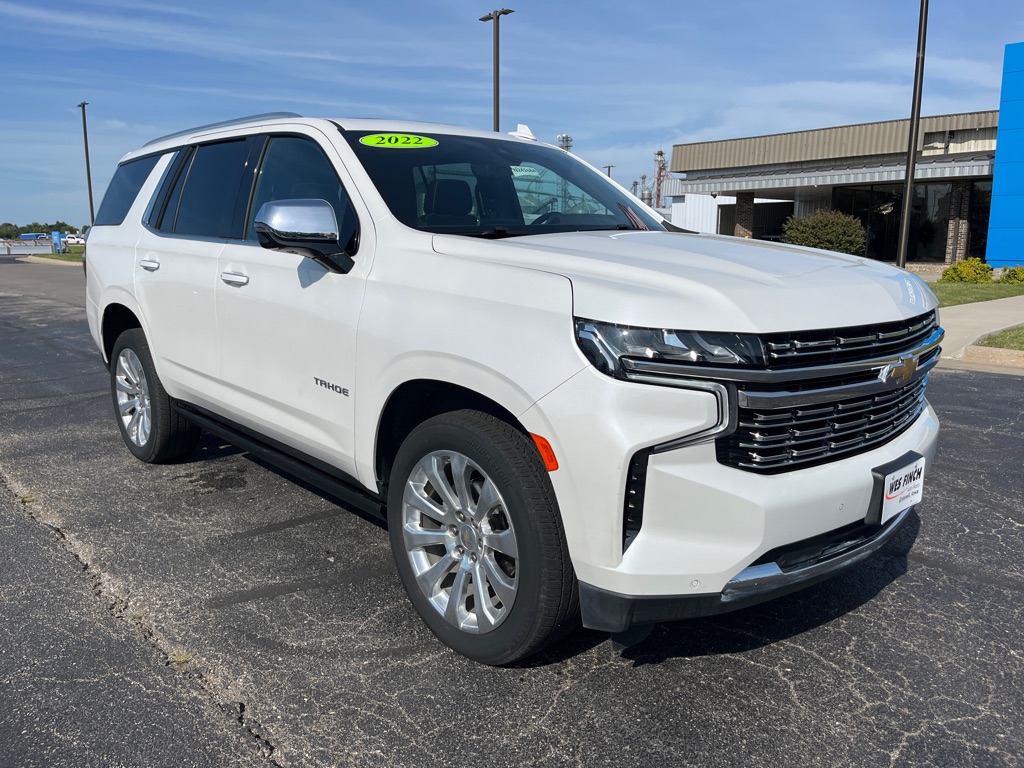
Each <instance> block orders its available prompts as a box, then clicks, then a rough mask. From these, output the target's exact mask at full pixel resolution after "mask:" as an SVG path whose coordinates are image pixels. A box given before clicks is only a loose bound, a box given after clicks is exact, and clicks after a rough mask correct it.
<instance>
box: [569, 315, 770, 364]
mask: <svg viewBox="0 0 1024 768" xmlns="http://www.w3.org/2000/svg"><path fill="white" fill-rule="evenodd" d="M576 342H577V343H578V344H579V345H580V349H581V350H583V354H584V355H586V357H587V359H588V360H590V362H592V363H593V364H594V366H595V367H596V368H597V369H598V370H599V371H601V372H602V373H605V374H607V375H609V376H616V377H619V378H623V377H624V376H625V371H624V370H623V368H622V359H623V358H635V359H637V360H652V361H653V360H659V361H664V362H674V363H681V364H685V365H706V366H716V365H719V366H728V367H741V368H754V367H756V368H763V367H764V365H765V362H764V361H765V356H764V347H763V346H762V344H761V339H760V338H759V337H758V336H756V335H754V334H750V333H719V332H714V331H682V330H677V329H670V328H636V327H633V326H629V325H613V324H612V323H602V322H598V321H596V320H583V319H581V318H577V319H576Z"/></svg>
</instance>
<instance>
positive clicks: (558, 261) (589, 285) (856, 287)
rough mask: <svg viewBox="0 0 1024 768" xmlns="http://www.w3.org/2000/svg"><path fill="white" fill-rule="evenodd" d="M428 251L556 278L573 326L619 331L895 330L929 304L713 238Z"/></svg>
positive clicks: (910, 293)
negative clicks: (587, 323)
mask: <svg viewBox="0 0 1024 768" xmlns="http://www.w3.org/2000/svg"><path fill="white" fill-rule="evenodd" d="M433 244H434V250H435V251H437V252H438V253H443V254H448V255H451V256H464V257H467V258H476V259H485V260H493V261H499V262H501V263H504V264H510V265H518V266H521V267H526V268H530V269H537V270H543V271H546V272H552V273H555V274H559V275H564V276H565V277H567V278H568V279H569V280H570V281H571V282H572V286H573V303H574V307H573V313H574V314H575V315H576V316H577V317H585V318H588V319H592V320H602V321H606V322H613V323H619V324H623V325H635V326H649V327H657V328H686V329H693V330H716V331H735V332H748V333H750V332H754V333H770V332H774V331H794V330H805V329H810V328H836V327H841V326H850V325H866V324H869V323H878V322H887V321H893V320H902V319H904V318H908V317H913V316H915V315H919V314H921V313H923V312H926V311H928V310H930V309H933V308H934V307H935V306H936V303H937V302H936V300H935V297H934V294H932V292H931V290H929V289H928V287H927V286H926V285H925V283H924V281H922V280H921V279H920V278H918V277H917V276H915V275H913V274H911V273H909V272H906V271H904V270H901V269H897V268H895V267H891V266H888V265H886V264H883V263H881V262H878V261H873V260H871V259H866V258H861V257H857V256H846V255H843V254H839V253H831V252H829V251H820V250H815V249H812V248H802V247H799V246H791V245H782V244H776V243H767V242H764V241H760V240H744V239H740V238H734V237H726V236H720V235H689V234H678V233H672V232H566V233H561V234H551V235H531V236H527V237H518V238H506V239H502V240H483V239H479V238H472V237H465V236H455V235H435V236H434V238H433Z"/></svg>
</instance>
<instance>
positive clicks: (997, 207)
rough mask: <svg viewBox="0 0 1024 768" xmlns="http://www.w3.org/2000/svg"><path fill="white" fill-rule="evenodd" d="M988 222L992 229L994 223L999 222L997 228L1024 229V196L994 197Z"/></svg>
mask: <svg viewBox="0 0 1024 768" xmlns="http://www.w3.org/2000/svg"><path fill="white" fill-rule="evenodd" d="M988 220H989V228H990V229H991V228H992V226H991V224H992V222H993V221H998V222H999V224H997V226H999V227H1002V228H1005V227H1010V228H1017V227H1024V194H1021V195H992V209H991V211H990V212H989V217H988Z"/></svg>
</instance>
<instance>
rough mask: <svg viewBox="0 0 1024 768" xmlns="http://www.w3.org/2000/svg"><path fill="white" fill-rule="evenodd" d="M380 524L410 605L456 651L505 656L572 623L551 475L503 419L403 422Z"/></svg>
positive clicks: (574, 600)
mask: <svg viewBox="0 0 1024 768" xmlns="http://www.w3.org/2000/svg"><path fill="white" fill-rule="evenodd" d="M388 528H389V533H390V538H391V548H392V552H393V553H394V557H395V562H396V564H397V567H398V572H399V575H400V576H401V579H402V583H403V585H404V586H405V589H406V592H408V594H409V597H410V599H411V600H412V603H413V605H414V606H415V607H416V610H417V611H418V612H419V614H420V616H421V617H422V618H423V620H424V621H425V622H426V624H427V626H428V627H430V629H431V630H432V631H433V632H434V634H436V635H437V636H438V637H439V638H440V639H441V640H442V641H443V642H444V643H446V644H447V645H448V646H450V647H451V648H453V649H454V650H456V651H458V652H459V653H461V654H463V655H464V656H467V657H469V658H471V659H474V660H475V661H480V662H483V663H485V664H509V663H511V662H514V661H516V660H518V659H521V658H524V657H525V656H528V655H530V654H532V653H535V652H536V651H537V650H539V649H540V648H541V647H542V646H543V645H544V644H545V643H547V642H549V641H550V640H552V639H553V638H555V637H557V636H559V635H561V634H562V633H564V632H565V631H566V630H568V629H571V628H572V627H573V626H575V624H576V620H577V612H578V604H579V598H578V594H577V586H576V580H575V576H574V574H573V570H572V565H571V562H570V560H569V552H568V548H567V546H566V543H565V535H564V532H563V530H562V525H561V518H560V516H559V513H558V505H557V503H556V502H555V497H554V492H553V489H552V487H551V481H550V479H549V478H548V476H547V472H546V470H545V469H544V465H543V463H542V462H541V459H540V456H539V455H538V452H537V448H536V446H535V445H534V444H533V442H532V441H531V440H530V439H529V438H528V437H527V436H526V435H524V434H522V433H521V432H520V431H518V430H516V429H515V428H513V427H512V426H510V425H509V424H507V423H505V422H503V421H500V420H498V419H496V418H494V417H491V416H488V415H486V414H483V413H480V412H477V411H455V412H452V413H447V414H442V415H441V416H437V417H435V418H433V419H430V420H428V421H426V422H424V423H423V424H421V425H420V426H418V427H417V428H416V429H414V430H413V431H412V433H411V434H410V435H409V437H408V438H406V440H405V442H404V443H403V444H402V447H401V449H400V450H399V452H398V456H397V457H396V460H395V465H394V471H393V472H392V475H391V482H390V485H389V491H388Z"/></svg>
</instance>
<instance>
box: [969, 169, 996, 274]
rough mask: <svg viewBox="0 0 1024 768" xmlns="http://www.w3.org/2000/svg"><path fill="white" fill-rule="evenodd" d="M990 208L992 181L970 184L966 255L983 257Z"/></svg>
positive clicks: (986, 246) (986, 240) (986, 249)
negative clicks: (968, 229)
mask: <svg viewBox="0 0 1024 768" xmlns="http://www.w3.org/2000/svg"><path fill="white" fill-rule="evenodd" d="M991 208H992V182H991V181H976V182H974V183H973V184H971V206H970V213H969V214H968V217H967V218H968V222H969V226H970V235H969V238H968V245H967V255H968V256H975V257H977V258H979V259H984V258H985V254H986V253H987V251H988V218H989V212H990V211H991Z"/></svg>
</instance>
